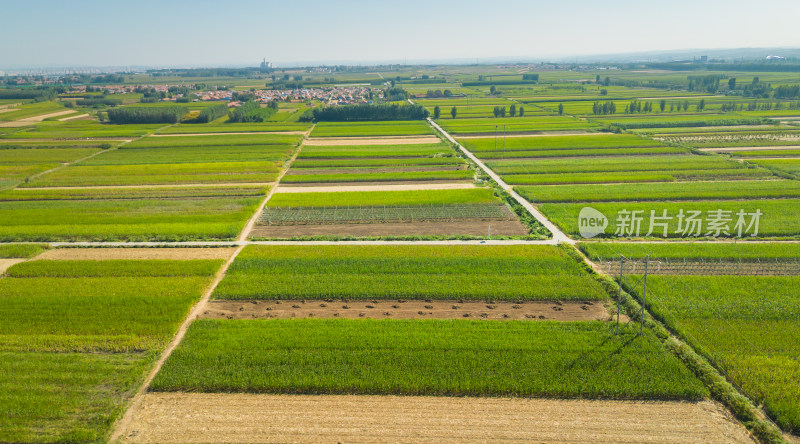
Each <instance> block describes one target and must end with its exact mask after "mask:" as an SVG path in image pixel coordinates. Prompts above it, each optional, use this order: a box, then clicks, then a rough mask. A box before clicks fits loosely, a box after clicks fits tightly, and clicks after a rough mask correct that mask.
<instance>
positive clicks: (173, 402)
mask: <svg viewBox="0 0 800 444" xmlns="http://www.w3.org/2000/svg"><path fill="white" fill-rule="evenodd" d="M123 441H125V442H130V443H172V442H182V443H183V442H185V443H206V442H240V443H255V442H429V443H440V442H463V443H479V442H481V443H482V442H490V441H504V442H508V441H511V442H523V441H530V442H539V443H563V442H616V443H639V442H651V443H753V442H755V441H754V440H753V438H752V437H751V436H750V435H749V433H748V432H747V431H746V430H745V429H744V427H742V426H741V425H739V424H738V423H737V422H736V421H735V420H734V419H733V418H732V417H731V415H730V413H728V412H727V411H726V410H725V409H724V408H723V407H722V406H720V405H719V404H717V403H715V402H712V401H701V402H674V401H673V402H646V401H588V400H557V399H522V398H466V397H459V398H449V397H429V396H349V395H270V394H220V393H148V394H146V395H145V396H144V399H143V402H142V404H141V408H140V409H138V410H137V412H136V414H135V416H134V418H133V420H132V422H131V423H130V425H129V426H128V427H127V428H126V430H125V431H124V434H123Z"/></svg>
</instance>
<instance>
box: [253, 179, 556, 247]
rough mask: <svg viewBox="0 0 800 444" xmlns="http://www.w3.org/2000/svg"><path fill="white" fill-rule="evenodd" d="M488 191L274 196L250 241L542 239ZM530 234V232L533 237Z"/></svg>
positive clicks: (415, 191)
mask: <svg viewBox="0 0 800 444" xmlns="http://www.w3.org/2000/svg"><path fill="white" fill-rule="evenodd" d="M531 224H532V225H530V226H526V225H523V223H522V222H520V220H519V219H518V216H517V214H516V213H515V212H514V210H513V209H512V208H511V207H509V206H508V205H507V204H506V203H504V202H503V201H502V200H501V199H500V198H499V197H497V196H496V195H495V194H494V192H493V191H492V190H491V189H488V188H474V187H473V188H463V189H419V190H402V187H401V189H398V190H388V191H346V189H342V190H328V191H320V192H309V193H280V192H279V193H276V194H275V195H274V196H273V198H272V199H270V200H269V202H268V203H267V206H266V208H265V210H264V212H263V213H262V214H261V216H260V218H259V222H258V225H257V226H256V228H255V229H254V231H253V232H252V233H251V237H253V238H287V237H288V238H302V237H315V236H325V237H339V238H358V237H415V236H416V237H420V236H424V237H443V238H453V237H465V238H481V237H484V236H494V237H519V236H522V237H525V236H535V237H536V236H541V235H542V234H540V233H541V232H540V231H535V230H540V229H541V228H539V227H537V226H536V225H535V224H533V222H531ZM532 230H534V231H532Z"/></svg>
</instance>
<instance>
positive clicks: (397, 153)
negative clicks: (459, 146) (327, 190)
mask: <svg viewBox="0 0 800 444" xmlns="http://www.w3.org/2000/svg"><path fill="white" fill-rule="evenodd" d="M442 156H453V150H452V148H450V147H449V146H447V145H445V144H441V143H436V144H419V145H416V144H415V145H360V146H315V145H309V146H304V147H303V149H302V150H301V151H300V155H299V156H298V159H300V160H307V159H348V158H354V157H355V158H369V157H378V158H379V157H389V158H391V157H442Z"/></svg>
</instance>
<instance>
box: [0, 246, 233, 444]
mask: <svg viewBox="0 0 800 444" xmlns="http://www.w3.org/2000/svg"><path fill="white" fill-rule="evenodd" d="M221 263H222V261H219V260H215V261H211V260H206V261H191V260H190V261H158V260H156V261H131V260H117V261H99V262H98V261H48V260H34V261H29V262H24V263H21V264H17V265H15V266H13V267H11V268H10V269H9V270H8V271H6V273H5V276H4V277H1V278H0V305H1V306H2V312H3V313H6V315H7V318H6V319H5V321H4V322H3V325H2V327H0V336H2V338H3V340H2V341H1V342H2V344H3V345H2V347H0V354H2V356H3V364H2V367H3V371H2V372H0V374H2V376H0V385H1V386H2V387H3V393H4V396H3V397H2V399H0V405H2V410H3V412H5V413H4V415H3V419H2V420H0V440H2V441H8V442H45V441H59V442H64V441H71V442H75V441H104V440H106V439H107V437H108V435H109V434H110V431H111V429H110V428H111V425H112V424H113V422H114V420H115V419H116V418H118V417H119V416H120V415H121V413H122V411H123V408H124V407H125V406H126V402H127V400H128V399H130V397H131V396H132V395H133V392H134V391H135V390H136V389H137V388H138V386H139V385H140V384H141V382H142V380H143V379H144V375H145V373H146V372H147V371H148V369H149V368H151V367H152V365H153V363H154V362H155V360H156V359H157V356H158V354H159V353H160V352H161V350H162V349H163V347H164V346H165V344H166V342H167V341H168V340H169V339H170V338H171V337H172V335H173V334H174V333H175V331H176V330H177V327H178V324H179V323H180V322H181V321H182V320H183V318H184V317H185V316H186V314H187V312H188V309H189V306H190V305H191V304H192V303H193V302H195V301H197V300H199V298H200V296H201V293H202V291H203V289H204V288H205V287H206V286H207V285H208V284H209V283H210V281H211V276H212V275H213V274H214V273H215V272H216V270H217V269H218V268H219V266H220V265H221ZM155 301H157V302H158V303H154V302H155ZM132 319H136V322H131V320H132Z"/></svg>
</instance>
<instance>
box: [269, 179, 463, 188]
mask: <svg viewBox="0 0 800 444" xmlns="http://www.w3.org/2000/svg"><path fill="white" fill-rule="evenodd" d="M453 182H454V181H453V179H447V180H383V181H372V182H305V183H282V184H281V186H282V187H294V188H308V187H318V186H322V185H324V186H329V187H333V186H343V187H344V186H349V185H354V184H359V185H377V186H379V185H386V184H394V185H413V184H418V183H424V184H437V183H453ZM463 182H464V183H470V184H471V183H472V179H464V180H463Z"/></svg>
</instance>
